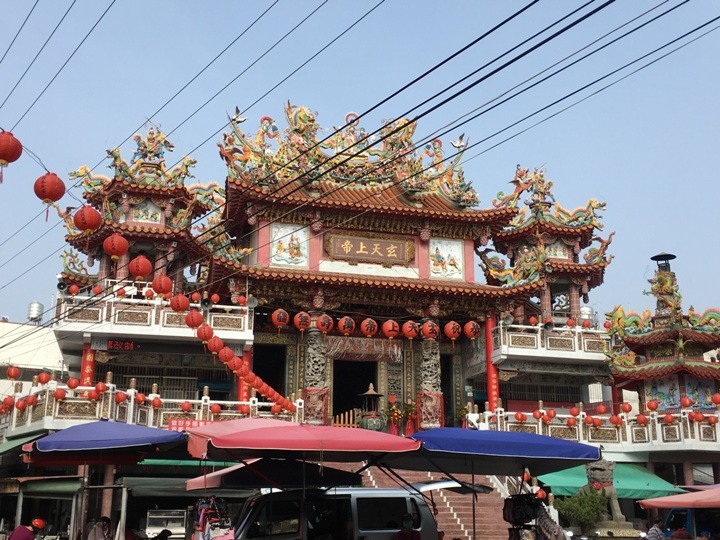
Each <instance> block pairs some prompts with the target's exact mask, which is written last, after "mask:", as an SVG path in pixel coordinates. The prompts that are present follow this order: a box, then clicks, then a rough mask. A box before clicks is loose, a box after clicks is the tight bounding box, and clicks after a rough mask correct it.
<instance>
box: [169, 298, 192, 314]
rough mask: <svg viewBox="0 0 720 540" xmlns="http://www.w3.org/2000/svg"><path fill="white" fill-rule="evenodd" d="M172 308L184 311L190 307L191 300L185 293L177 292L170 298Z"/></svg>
mask: <svg viewBox="0 0 720 540" xmlns="http://www.w3.org/2000/svg"><path fill="white" fill-rule="evenodd" d="M170 308H171V309H172V310H173V311H176V312H178V313H182V312H183V311H187V310H188V309H189V308H190V300H188V297H187V296H185V295H184V294H176V295H175V296H173V297H172V298H171V299H170Z"/></svg>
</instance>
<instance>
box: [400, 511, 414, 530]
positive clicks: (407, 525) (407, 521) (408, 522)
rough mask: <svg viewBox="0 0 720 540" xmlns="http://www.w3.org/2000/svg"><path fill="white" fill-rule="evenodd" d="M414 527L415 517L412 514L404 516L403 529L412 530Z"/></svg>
mask: <svg viewBox="0 0 720 540" xmlns="http://www.w3.org/2000/svg"><path fill="white" fill-rule="evenodd" d="M412 527H413V517H412V514H403V517H402V528H403V529H412Z"/></svg>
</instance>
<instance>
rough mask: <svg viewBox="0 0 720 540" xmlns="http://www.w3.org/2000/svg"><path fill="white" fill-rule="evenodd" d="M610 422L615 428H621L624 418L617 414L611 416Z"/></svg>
mask: <svg viewBox="0 0 720 540" xmlns="http://www.w3.org/2000/svg"><path fill="white" fill-rule="evenodd" d="M608 420H609V422H610V423H611V424H612V425H613V426H615V427H620V425H621V424H622V418H620V417H619V416H618V415H617V414H612V415H610V418H609V419H608Z"/></svg>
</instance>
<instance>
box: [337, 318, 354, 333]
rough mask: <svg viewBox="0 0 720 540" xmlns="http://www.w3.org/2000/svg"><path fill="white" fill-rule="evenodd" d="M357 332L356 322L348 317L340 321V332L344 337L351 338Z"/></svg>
mask: <svg viewBox="0 0 720 540" xmlns="http://www.w3.org/2000/svg"><path fill="white" fill-rule="evenodd" d="M354 330H355V321H353V320H352V317H348V316H347V315H346V316H345V317H343V318H342V319H340V320H339V321H338V332H340V333H341V334H342V335H343V336H349V335H350V334H352V333H353V331H354Z"/></svg>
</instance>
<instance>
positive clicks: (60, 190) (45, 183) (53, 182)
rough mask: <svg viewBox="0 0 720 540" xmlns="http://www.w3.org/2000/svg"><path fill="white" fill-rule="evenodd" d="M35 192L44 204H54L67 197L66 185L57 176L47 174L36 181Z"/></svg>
mask: <svg viewBox="0 0 720 540" xmlns="http://www.w3.org/2000/svg"><path fill="white" fill-rule="evenodd" d="M33 190H34V191H35V195H36V196H37V198H38V199H40V200H41V201H42V202H44V203H45V204H52V203H54V202H57V201H59V200H60V199H62V197H63V195H65V184H64V183H63V181H62V180H60V177H59V176H58V175H57V174H55V173H52V172H47V173H45V174H43V175H42V176H41V177H40V178H38V179H37V180H35V185H34V186H33Z"/></svg>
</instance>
